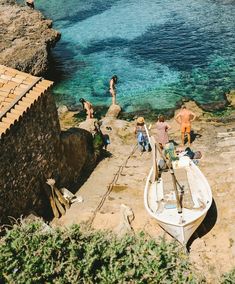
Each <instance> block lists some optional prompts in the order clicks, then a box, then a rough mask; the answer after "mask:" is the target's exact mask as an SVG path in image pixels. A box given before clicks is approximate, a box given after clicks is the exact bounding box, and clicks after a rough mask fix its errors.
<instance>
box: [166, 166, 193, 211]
mask: <svg viewBox="0 0 235 284" xmlns="http://www.w3.org/2000/svg"><path fill="white" fill-rule="evenodd" d="M174 172H175V176H176V179H177V181H178V182H179V184H180V185H181V186H182V187H183V188H184V193H183V200H182V205H183V207H184V208H188V209H192V208H193V207H194V202H193V199H192V194H191V191H190V187H189V183H188V178H187V172H186V170H185V169H183V168H179V169H175V170H174ZM161 177H162V179H163V192H164V203H165V208H174V207H175V206H176V197H175V191H174V187H173V182H172V177H171V173H170V172H169V171H164V172H162V174H161ZM177 188H178V191H179V193H180V189H179V186H178V185H177Z"/></svg>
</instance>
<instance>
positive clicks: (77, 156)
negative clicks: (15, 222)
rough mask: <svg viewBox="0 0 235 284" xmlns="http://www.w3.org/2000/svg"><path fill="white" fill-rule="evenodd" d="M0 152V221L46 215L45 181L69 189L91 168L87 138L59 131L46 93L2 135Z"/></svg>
mask: <svg viewBox="0 0 235 284" xmlns="http://www.w3.org/2000/svg"><path fill="white" fill-rule="evenodd" d="M0 149H1V155H0V223H3V222H5V221H7V220H8V218H7V216H14V217H19V216H20V215H21V214H27V213H28V212H29V211H35V212H36V213H38V214H39V215H41V216H43V215H45V214H46V213H48V210H49V207H50V205H49V201H48V198H47V196H46V194H45V191H44V189H45V186H46V184H45V181H46V179H47V178H54V179H55V180H56V182H57V185H58V186H60V185H63V186H67V187H68V188H69V186H70V184H72V183H74V182H76V181H78V179H79V178H80V177H81V176H82V175H83V174H84V171H85V173H88V172H89V169H91V168H92V167H93V166H94V159H93V158H92V157H93V148H92V136H91V134H90V133H89V132H87V131H84V130H82V129H81V130H79V129H73V130H70V131H68V132H67V133H61V132H60V126H59V120H58V114H57V110H56V106H55V103H54V100H53V97H52V96H51V95H50V93H46V94H44V95H42V96H41V97H40V99H39V100H38V101H37V102H35V103H34V105H32V107H31V108H30V109H29V110H28V112H27V113H26V114H25V115H24V116H23V117H22V118H21V119H20V120H19V121H18V122H17V123H16V124H15V125H14V126H12V128H11V129H10V130H9V131H8V132H7V133H6V135H4V136H3V138H2V139H1V140H0Z"/></svg>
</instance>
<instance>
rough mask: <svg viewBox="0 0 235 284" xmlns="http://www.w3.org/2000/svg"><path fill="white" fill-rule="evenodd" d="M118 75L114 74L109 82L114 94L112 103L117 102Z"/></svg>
mask: <svg viewBox="0 0 235 284" xmlns="http://www.w3.org/2000/svg"><path fill="white" fill-rule="evenodd" d="M117 80H118V78H117V76H116V75H114V76H113V77H112V78H111V80H110V82H109V92H110V94H111V96H112V104H113V105H115V104H116V84H117Z"/></svg>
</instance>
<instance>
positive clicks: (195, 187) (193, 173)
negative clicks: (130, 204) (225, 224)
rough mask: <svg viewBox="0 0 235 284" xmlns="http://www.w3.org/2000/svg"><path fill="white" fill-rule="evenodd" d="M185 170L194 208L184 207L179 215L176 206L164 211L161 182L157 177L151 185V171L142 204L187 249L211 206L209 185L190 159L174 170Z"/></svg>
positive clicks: (151, 171) (162, 185)
mask: <svg viewBox="0 0 235 284" xmlns="http://www.w3.org/2000/svg"><path fill="white" fill-rule="evenodd" d="M177 166H180V167H182V168H183V167H185V169H186V170H187V177H188V179H189V184H190V186H191V189H192V200H193V201H194V207H192V208H191V209H189V208H184V207H183V210H182V213H178V210H177V207H176V206H175V207H174V206H172V207H169V208H168V209H167V207H166V206H164V193H163V191H164V182H163V180H162V179H161V178H160V179H159V180H158V181H156V182H154V183H152V182H151V180H152V175H153V168H151V170H150V172H149V175H148V177H147V181H146V186H145V190H144V204H145V208H146V210H147V211H148V213H149V214H150V215H151V216H152V217H153V218H155V219H156V221H157V223H158V224H159V225H160V226H161V227H162V228H163V229H164V230H165V231H166V232H167V233H169V234H170V235H171V236H172V237H174V238H175V239H176V240H177V241H179V242H180V243H181V244H182V245H184V246H186V244H187V242H188V241H189V239H190V237H191V236H192V234H193V233H194V232H195V231H196V229H197V228H198V227H199V225H200V224H201V223H202V221H203V220H204V218H205V216H206V214H207V211H208V210H209V208H210V206H211V203H212V194H211V189H210V186H209V184H208V182H207V180H206V178H205V177H204V175H203V174H202V172H201V171H200V169H199V168H198V167H197V166H196V165H194V164H193V162H192V161H190V159H187V158H186V159H183V161H182V162H181V161H180V163H179V164H178V165H175V167H177Z"/></svg>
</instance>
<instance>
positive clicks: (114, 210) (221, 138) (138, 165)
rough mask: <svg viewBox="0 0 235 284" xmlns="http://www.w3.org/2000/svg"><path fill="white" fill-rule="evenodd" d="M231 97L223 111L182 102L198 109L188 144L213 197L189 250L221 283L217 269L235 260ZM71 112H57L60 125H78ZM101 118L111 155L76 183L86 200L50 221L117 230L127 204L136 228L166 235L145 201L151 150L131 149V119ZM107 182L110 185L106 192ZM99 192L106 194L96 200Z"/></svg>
mask: <svg viewBox="0 0 235 284" xmlns="http://www.w3.org/2000/svg"><path fill="white" fill-rule="evenodd" d="M232 98H233V100H232ZM232 101H234V94H233V95H232V93H231V99H230V105H229V106H228V108H227V110H226V111H225V113H223V115H216V114H213V113H210V112H205V111H203V110H202V109H200V108H199V107H198V106H197V105H196V104H195V102H192V101H189V102H187V103H186V105H187V106H188V108H189V109H191V110H192V111H193V112H194V113H196V115H197V119H196V120H195V121H194V123H193V136H194V140H193V143H192V146H191V147H192V148H191V149H192V150H193V151H198V150H199V151H201V153H202V158H201V159H200V160H199V167H200V169H201V170H202V172H203V173H204V174H205V176H206V178H207V179H208V182H209V184H210V186H211V189H212V193H213V200H214V202H213V206H212V207H211V209H210V210H209V212H208V215H207V217H206V219H205V221H204V222H203V224H202V225H201V226H200V227H199V229H198V230H197V232H196V233H195V237H194V240H193V241H192V243H191V250H190V259H191V261H192V262H193V263H194V265H195V266H196V268H197V270H198V271H199V273H201V275H204V276H205V277H206V283H219V279H220V277H221V275H222V274H223V273H225V272H228V271H229V270H230V269H232V268H233V265H234V261H235V240H234V233H235V232H234V226H233V225H232V222H233V221H232V220H234V218H235V215H234V214H235V211H234V206H233V204H232V203H233V200H234V198H235V193H234V178H235V176H234V173H235V166H234V163H233V160H234V158H235V156H234V155H235V143H234V137H235V109H234V105H232ZM177 111H178V110H176V112H177ZM74 115H75V112H69V111H66V112H64V113H63V114H61V116H60V123H61V127H62V128H64V129H68V128H69V127H71V126H73V127H82V125H83V124H84V123H82V124H81V123H80V122H78V121H77V120H76V115H75V116H74ZM155 119H156V118H155ZM102 120H103V124H102V130H103V133H105V134H109V136H110V141H111V144H110V145H109V146H108V152H109V155H108V156H107V157H104V159H103V160H102V161H101V162H100V163H99V164H98V165H97V167H96V168H95V169H94V171H93V172H92V173H91V175H90V176H89V178H88V179H87V181H85V183H84V184H83V185H82V186H81V187H80V188H77V193H76V195H79V196H80V195H81V196H82V197H83V198H84V202H83V203H82V204H81V203H77V204H74V205H73V206H72V207H71V208H70V210H69V211H68V212H67V213H66V215H65V216H63V217H62V218H60V219H54V220H53V221H52V225H54V226H62V227H64V226H66V227H67V226H69V225H71V224H73V223H82V222H88V223H89V220H92V227H93V228H95V229H99V230H100V229H101V230H112V231H116V229H117V228H118V226H119V223H120V205H121V204H125V205H127V206H129V207H130V208H131V209H132V210H133V213H134V216H135V218H134V220H133V221H132V222H131V226H132V229H133V231H134V232H138V231H141V230H144V231H146V232H147V233H148V234H149V235H150V236H152V237H153V238H156V237H157V236H165V237H167V238H169V239H171V238H170V237H169V235H167V234H165V233H164V231H163V230H162V229H161V228H160V227H159V226H158V225H157V223H156V222H155V220H153V219H152V218H150V216H149V215H148V214H147V212H146V210H145V208H144V205H143V188H144V185H145V181H146V176H147V174H148V172H149V169H150V166H151V162H152V160H151V159H152V156H151V153H148V152H146V153H144V154H143V155H140V154H139V152H138V150H135V149H134V145H135V143H136V138H135V135H134V133H133V129H134V125H135V122H134V121H133V120H132V121H130V122H128V121H124V120H120V119H111V118H108V117H104V118H103V119H102ZM150 122H151V121H148V123H150ZM152 122H153V121H152ZM168 122H169V124H170V125H171V127H172V129H171V130H170V132H169V135H170V139H173V140H174V141H175V142H176V143H178V144H179V143H180V129H179V125H178V124H177V123H176V122H175V121H174V120H173V119H170V120H169V121H168ZM107 169H108V170H107ZM120 169H121V172H120V174H119V175H117V173H119V171H120ZM114 180H115V183H113V181H114ZM110 184H112V190H110V192H109V194H108V196H107V189H109V188H110ZM103 196H106V199H105V201H103V203H102V206H100V205H99V204H100V202H101V201H100V200H103V199H102V197H103ZM97 208H99V209H97ZM94 212H95V213H94Z"/></svg>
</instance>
